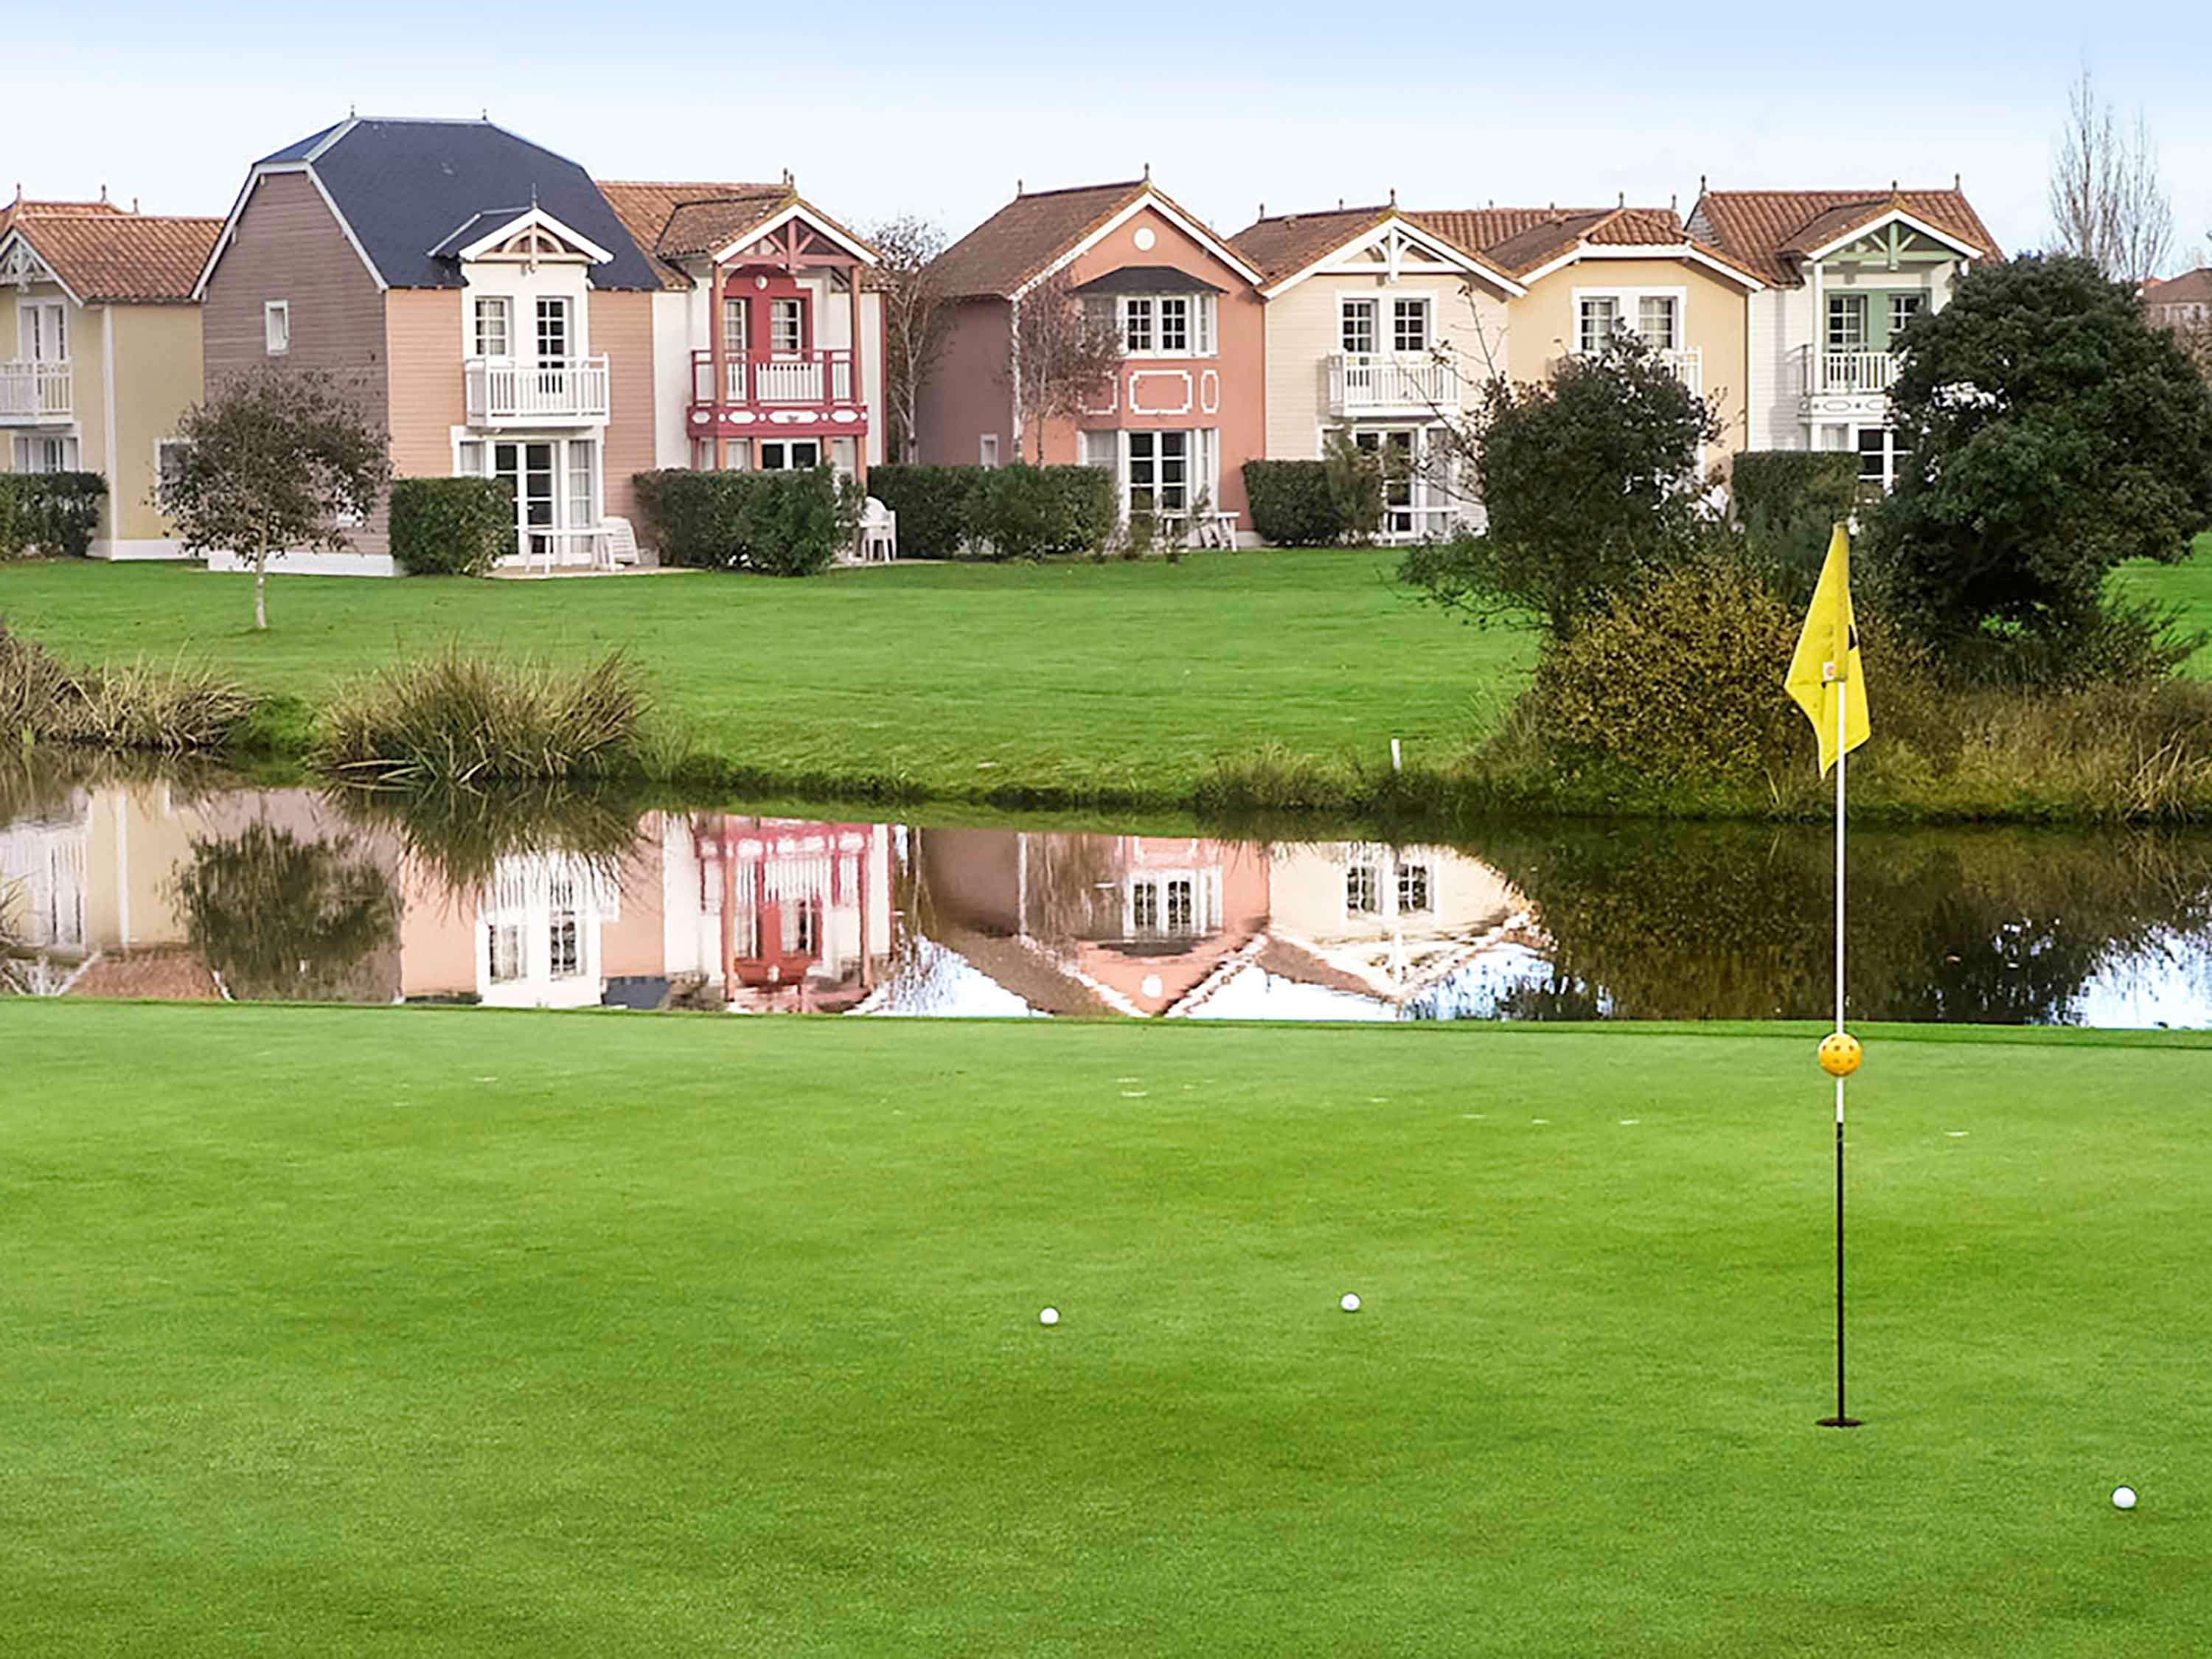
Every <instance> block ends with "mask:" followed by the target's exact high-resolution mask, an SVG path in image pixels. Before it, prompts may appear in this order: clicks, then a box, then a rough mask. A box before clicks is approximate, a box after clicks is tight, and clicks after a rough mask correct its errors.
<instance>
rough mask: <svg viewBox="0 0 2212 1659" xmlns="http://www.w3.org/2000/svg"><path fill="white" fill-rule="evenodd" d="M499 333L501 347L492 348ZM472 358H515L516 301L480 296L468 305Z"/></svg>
mask: <svg viewBox="0 0 2212 1659" xmlns="http://www.w3.org/2000/svg"><path fill="white" fill-rule="evenodd" d="M495 331H496V334H497V337H498V344H497V346H496V347H495V346H494V345H493V344H492V337H493V335H494V332H495ZM469 355H470V356H471V357H490V358H494V359H501V358H512V357H513V356H514V301H513V296H512V295H505V294H478V295H472V296H471V299H470V302H469Z"/></svg>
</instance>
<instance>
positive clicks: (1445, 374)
mask: <svg viewBox="0 0 2212 1659" xmlns="http://www.w3.org/2000/svg"><path fill="white" fill-rule="evenodd" d="M1231 245H1232V246H1235V247H1236V249H1237V252H1239V253H1241V254H1242V255H1243V257H1244V258H1246V259H1247V260H1249V262H1250V263H1251V264H1253V265H1254V266H1255V267H1256V268H1257V269H1258V270H1260V272H1261V277H1262V281H1261V289H1260V293H1261V297H1262V298H1263V299H1264V300H1265V301H1267V454H1268V456H1269V458H1270V459H1276V460H1291V459H1317V458H1319V457H1320V456H1322V454H1324V453H1326V451H1327V447H1328V440H1329V438H1330V435H1332V434H1336V433H1341V434H1343V435H1346V436H1347V437H1349V438H1350V439H1351V440H1352V442H1353V443H1355V444H1357V445H1358V446H1359V447H1361V448H1364V449H1368V450H1371V451H1374V452H1376V453H1377V454H1379V455H1382V456H1383V457H1385V458H1387V459H1389V461H1391V462H1392V463H1394V464H1393V465H1388V466H1386V467H1385V469H1384V481H1385V482H1384V490H1385V500H1384V504H1383V527H1382V533H1383V538H1384V539H1385V540H1389V541H1418V540H1421V539H1423V538H1429V537H1434V536H1441V535H1448V534H1449V533H1450V532H1451V530H1452V528H1453V526H1455V525H1456V524H1458V523H1460V522H1462V520H1470V519H1479V517H1480V506H1479V504H1477V503H1476V502H1474V501H1473V500H1472V499H1470V497H1469V495H1468V492H1467V490H1466V489H1463V488H1462V486H1461V484H1460V482H1459V480H1458V479H1457V477H1455V471H1454V469H1453V468H1452V467H1451V466H1450V465H1449V460H1448V455H1449V451H1448V449H1447V447H1446V446H1445V444H1444V443H1443V437H1444V435H1445V434H1446V432H1447V431H1448V429H1449V427H1450V426H1451V425H1452V424H1453V423H1454V422H1457V421H1458V420H1459V419H1460V418H1461V417H1462V416H1464V415H1465V414H1466V413H1467V412H1468V410H1470V409H1471V408H1472V407H1473V406H1474V404H1475V402H1476V401H1477V400H1478V399H1479V398H1480V395H1481V391H1482V387H1483V386H1484V384H1485V383H1486V381H1487V380H1490V379H1491V377H1492V376H1493V375H1496V374H1504V373H1505V372H1506V368H1507V365H1506V356H1505V352H1506V317H1507V307H1508V304H1509V302H1510V301H1513V300H1516V299H1518V298H1520V297H1522V296H1523V295H1526V293H1527V292H1528V290H1527V289H1525V288H1523V287H1522V285H1521V284H1520V283H1517V282H1516V281H1515V280H1514V279H1513V278H1512V277H1510V276H1507V275H1506V274H1505V273H1504V272H1503V271H1502V270H1499V269H1498V267H1497V266H1496V265H1494V264H1491V263H1490V262H1489V261H1487V260H1486V259H1484V258H1482V257H1481V256H1480V255H1479V254H1476V253H1474V252H1469V251H1468V250H1467V249H1466V248H1464V247H1462V246H1459V245H1458V244H1456V243H1455V242H1454V241H1453V240H1450V239H1449V237H1448V236H1445V235H1443V234H1440V233H1438V232H1437V231H1436V230H1434V229H1432V228H1430V227H1428V226H1426V225H1424V224H1423V223H1421V222H1419V221H1418V220H1417V219H1416V218H1415V217H1413V216H1411V215H1409V214H1407V213H1403V212H1401V211H1400V210H1399V209H1398V207H1397V206H1396V204H1395V203H1394V204H1389V205H1388V206H1384V207H1371V208H1345V209H1338V210H1332V211H1328V212H1322V213H1304V214H1283V215H1279V216H1273V217H1269V216H1264V215H1263V216H1261V218H1260V219H1259V220H1258V221H1256V222H1255V223H1253V224H1251V225H1249V226H1247V227H1246V228H1244V229H1243V230H1242V231H1240V232H1239V233H1237V235H1236V236H1234V237H1232V238H1231Z"/></svg>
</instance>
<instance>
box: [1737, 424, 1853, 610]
mask: <svg viewBox="0 0 2212 1659" xmlns="http://www.w3.org/2000/svg"><path fill="white" fill-rule="evenodd" d="M1858 496H1859V460H1858V457H1857V455H1856V454H1854V453H1850V452H1847V451H1838V450H1813V449H1747V450H1746V451H1744V453H1741V455H1738V456H1737V457H1736V458H1735V460H1734V461H1733V462H1731V463H1730V464H1729V505H1730V508H1731V510H1732V512H1733V513H1734V514H1735V521H1736V523H1737V524H1738V525H1739V526H1741V528H1742V530H1743V534H1744V539H1745V542H1746V544H1747V550H1748V551H1749V553H1750V555H1751V556H1752V559H1753V562H1755V565H1756V567H1757V568H1758V569H1759V573H1760V574H1761V575H1762V576H1763V577H1764V579H1765V580H1766V581H1767V582H1768V583H1769V585H1770V586H1772V587H1773V588H1774V590H1775V592H1778V594H1780V595H1781V597H1782V598H1783V599H1786V600H1788V601H1789V602H1790V603H1791V604H1793V605H1802V604H1803V603H1805V602H1806V601H1807V600H1809V599H1811V598H1812V597H1813V585H1814V583H1815V582H1816V581H1818V580H1820V562H1821V561H1822V560H1823V559H1825V558H1826V556H1827V553H1828V538H1829V536H1830V534H1831V533H1832V532H1833V530H1834V528H1835V526H1836V525H1837V524H1838V522H1840V521H1841V520H1845V519H1848V518H1850V516H1851V513H1852V511H1853V509H1854V508H1855V507H1857V504H1858Z"/></svg>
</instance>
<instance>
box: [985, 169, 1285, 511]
mask: <svg viewBox="0 0 2212 1659" xmlns="http://www.w3.org/2000/svg"><path fill="white" fill-rule="evenodd" d="M1139 238H1146V239H1148V240H1150V242H1151V246H1139V245H1138V243H1139ZM1124 265H1167V266H1171V267H1173V268H1174V269H1176V270H1182V271H1188V273H1190V274H1191V275H1192V276H1197V277H1199V278H1200V279H1202V280H1203V281H1206V282H1208V283H1212V284H1213V286H1214V287H1216V288H1218V289H1221V290H1222V292H1221V294H1220V296H1219V301H1218V325H1217V328H1216V339H1215V353H1214V355H1213V356H1211V357H1144V358H1132V359H1131V360H1130V361H1129V362H1127V363H1125V364H1124V365H1123V366H1122V369H1121V375H1120V377H1119V391H1118V393H1117V396H1116V398H1115V404H1116V408H1115V412H1114V413H1113V414H1112V415H1111V416H1106V417H1103V418H1101V417H1097V416H1085V417H1084V418H1082V419H1080V420H1055V421H1052V422H1048V423H1047V425H1046V428H1045V434H1044V459H1045V460H1046V461H1047V462H1048V463H1051V464H1073V463H1074V462H1076V461H1079V460H1080V459H1082V456H1081V453H1080V452H1079V436H1078V434H1079V432H1080V431H1082V430H1083V429H1085V428H1092V429H1096V428H1100V427H1118V428H1136V429H1139V430H1142V429H1146V428H1150V429H1152V430H1164V429H1175V428H1206V427H1211V428H1214V429H1216V430H1217V431H1218V432H1219V434H1220V435H1221V436H1220V468H1221V477H1220V488H1219V489H1218V492H1217V493H1216V495H1215V498H1214V505H1215V506H1216V507H1219V508H1220V509H1221V510H1223V511H1224V512H1228V513H1241V514H1243V515H1244V523H1243V528H1245V529H1247V530H1249V529H1250V528H1251V520H1250V512H1251V509H1250V507H1249V504H1248V503H1247V502H1246V501H1245V499H1244V473H1243V468H1244V463H1245V462H1247V461H1249V460H1252V459H1255V458H1258V457H1261V456H1264V455H1266V453H1267V302H1266V301H1263V300H1261V297H1260V295H1259V292H1258V290H1256V289H1254V288H1253V287H1252V285H1251V284H1250V283H1248V282H1247V281H1246V280H1245V279H1244V278H1243V276H1239V275H1238V274H1237V272H1236V271H1235V270H1231V268H1230V267H1229V266H1228V265H1226V264H1223V263H1222V262H1221V261H1220V260H1219V259H1218V258H1215V257H1214V255H1213V254H1212V253H1210V252H1207V251H1206V248H1205V246H1203V245H1202V244H1200V242H1199V241H1197V240H1195V239H1194V238H1193V237H1191V236H1190V235H1188V234H1186V233H1185V232H1184V231H1182V229H1181V228H1178V227H1177V226H1176V224H1175V222H1173V221H1172V220H1170V219H1169V218H1168V217H1167V216H1165V215H1164V214H1162V213H1160V212H1159V211H1158V210H1156V209H1154V208H1151V207H1146V208H1144V209H1142V210H1139V211H1138V212H1136V213H1134V214H1132V215H1131V216H1129V217H1128V218H1127V220H1125V221H1123V222H1121V224H1118V225H1116V226H1115V228H1114V229H1113V232H1112V234H1109V235H1108V236H1106V237H1105V238H1104V239H1103V240H1101V241H1099V242H1098V243H1097V245H1096V246H1092V247H1091V248H1089V249H1087V250H1086V251H1085V252H1084V253H1083V254H1081V255H1080V256H1079V258H1076V259H1075V260H1074V262H1073V264H1070V265H1069V266H1068V268H1067V269H1068V276H1069V278H1070V280H1071V281H1072V282H1073V283H1074V284H1075V285H1076V286H1078V287H1080V286H1081V285H1082V284H1084V283H1087V282H1090V281H1091V280H1092V279H1093V278H1095V277H1099V276H1105V275H1106V274H1107V273H1108V272H1109V271H1114V270H1120V269H1121V268H1122V267H1123V266H1124ZM1133 372H1134V373H1138V374H1145V373H1151V374H1188V375H1189V376H1190V377H1191V380H1192V383H1193V385H1192V392H1193V396H1192V398H1191V400H1190V404H1189V406H1188V408H1187V409H1185V410H1177V411H1176V412H1167V411H1168V410H1169V409H1170V408H1171V407H1172V405H1171V404H1164V402H1163V401H1162V400H1159V399H1158V398H1151V399H1149V400H1147V399H1144V398H1140V399H1139V400H1136V401H1137V402H1138V403H1139V405H1140V406H1148V407H1150V408H1151V409H1152V410H1158V411H1160V412H1157V413H1139V412H1135V411H1134V410H1133V409H1132V402H1133V400H1132V398H1130V396H1129V376H1130V374H1132V373H1133ZM1209 373H1211V374H1212V375H1214V376H1215V378H1216V380H1217V382H1218V390H1217V391H1216V392H1215V394H1214V398H1213V407H1212V408H1211V409H1209V408H1208V407H1207V406H1206V380H1205V377H1206V374H1209ZM972 457H973V451H972V450H971V451H970V459H972Z"/></svg>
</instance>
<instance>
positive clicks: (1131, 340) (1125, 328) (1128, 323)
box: [1121, 294, 1159, 357]
mask: <svg viewBox="0 0 2212 1659" xmlns="http://www.w3.org/2000/svg"><path fill="white" fill-rule="evenodd" d="M1153 298H1154V296H1153V295H1150V294H1125V295H1122V296H1121V353H1122V355H1123V356H1127V357H1151V356H1158V349H1157V348H1156V347H1155V346H1154V344H1153V342H1154V341H1155V340H1157V339H1158V337H1159V336H1158V332H1157V331H1156V330H1155V315H1154V313H1155V307H1154V306H1153V303H1152V301H1153Z"/></svg>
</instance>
